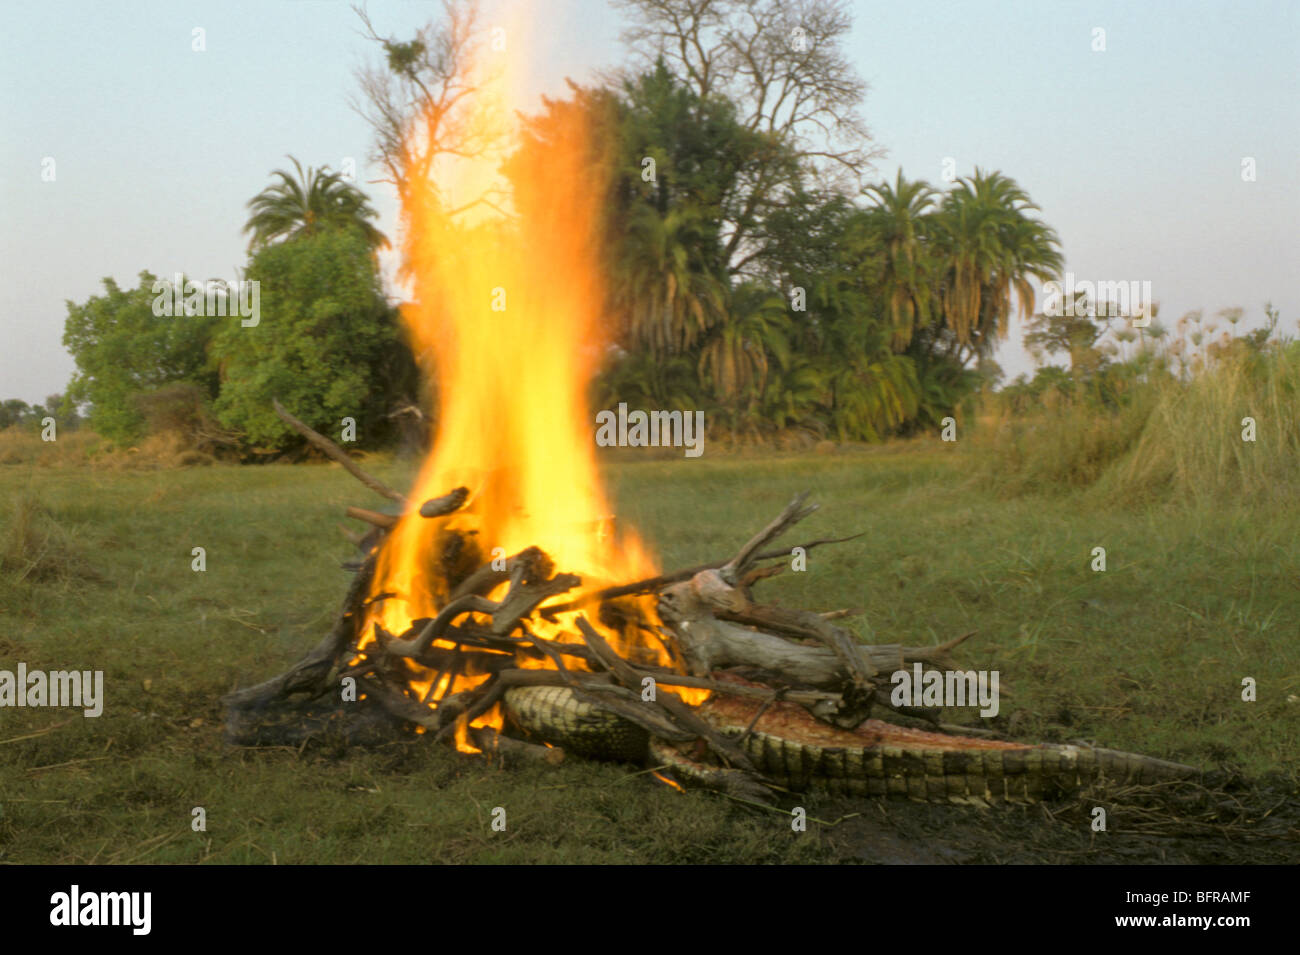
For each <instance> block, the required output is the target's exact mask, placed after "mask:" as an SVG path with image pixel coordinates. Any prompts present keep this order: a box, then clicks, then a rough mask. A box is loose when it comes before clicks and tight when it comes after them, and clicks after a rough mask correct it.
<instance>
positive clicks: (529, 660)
mask: <svg viewBox="0 0 1300 955" xmlns="http://www.w3.org/2000/svg"><path fill="white" fill-rule="evenodd" d="M498 93H500V91H498ZM506 99H507V98H506V97H505V96H504V94H503V93H501V94H500V95H499V97H498V100H499V101H500V102H505V101H506ZM566 122H567V124H568V125H567V126H566V125H565V123H566ZM551 132H552V135H551V137H550V138H549V139H548V140H547V142H545V143H544V144H541V145H540V146H539V148H543V149H544V150H545V152H544V155H545V161H544V162H538V163H534V164H532V165H531V166H528V167H519V166H516V167H515V168H512V169H511V171H510V177H509V180H508V182H507V181H504V180H500V176H499V169H500V163H499V159H500V157H499V156H496V157H494V156H491V155H484V156H479V157H462V159H460V160H459V161H458V162H456V163H449V164H448V163H444V164H433V165H431V166H429V168H428V171H427V175H425V174H421V175H412V179H411V183H412V185H411V187H410V188H408V189H407V190H406V191H405V194H404V195H403V226H404V229H403V234H404V248H403V252H404V263H405V265H404V272H403V274H404V276H405V278H406V279H407V280H408V282H409V284H410V287H411V292H412V294H411V296H410V301H409V303H408V304H407V305H405V306H404V307H403V317H404V320H405V322H406V325H407V327H408V329H409V333H410V336H411V339H412V343H413V346H414V350H415V353H416V354H417V355H420V356H421V357H422V360H424V361H426V362H427V370H428V372H429V374H430V375H431V379H432V384H433V386H434V390H435V391H436V395H437V407H436V408H435V409H433V413H432V414H431V415H430V420H431V421H433V422H435V427H436V434H435V435H434V440H433V442H432V450H431V452H430V454H429V455H428V457H427V459H426V460H425V461H424V463H423V466H422V468H421V470H420V473H419V476H418V478H417V479H416V482H415V485H414V488H413V489H412V490H411V492H410V493H409V494H403V493H401V492H398V491H396V490H394V489H392V488H389V487H387V486H385V485H384V484H383V483H382V482H380V481H378V480H377V479H375V478H373V477H372V476H370V475H368V474H366V473H365V472H363V471H362V470H361V469H360V468H359V467H358V466H357V464H356V463H355V462H354V461H352V459H351V458H350V457H349V456H348V455H347V454H346V453H345V452H344V451H343V450H341V449H340V448H338V447H337V446H335V445H334V444H333V443H332V442H331V441H329V439H327V438H326V437H324V436H323V435H320V434H318V433H316V432H315V431H313V430H312V429H310V428H309V427H307V426H306V425H305V424H303V423H302V422H301V421H299V420H298V419H297V418H296V417H295V416H294V415H293V414H291V413H290V411H289V410H287V409H285V408H283V407H280V406H279V405H278V403H277V406H276V407H277V412H278V413H279V414H280V415H281V417H282V418H283V419H284V420H285V421H286V422H288V423H289V424H290V425H291V426H292V427H294V428H295V429H297V430H298V431H299V432H300V433H302V434H303V435H304V436H305V437H307V438H308V439H309V440H310V441H311V442H312V443H313V444H315V445H316V446H317V447H318V448H320V449H321V450H322V451H323V452H325V453H326V454H328V455H330V456H331V457H333V458H335V459H336V460H338V461H339V462H340V463H342V464H343V465H344V466H345V467H347V468H348V469H349V470H350V471H351V472H352V473H354V474H355V475H357V476H358V477H359V478H360V479H361V480H363V482H364V483H366V484H367V486H369V487H370V488H372V489H373V490H375V491H377V492H378V493H380V494H382V495H383V496H384V497H386V498H388V499H389V500H390V501H391V502H393V503H394V504H396V505H397V506H398V508H399V513H397V514H387V513H383V512H377V511H372V510H369V509H363V508H353V509H350V511H349V513H351V514H352V515H353V516H354V517H359V518H361V519H363V520H366V521H368V522H369V523H370V524H371V525H373V527H372V530H371V531H370V532H369V533H368V534H367V535H366V536H365V538H364V539H363V540H362V541H361V545H362V554H361V557H360V560H359V561H358V562H357V564H356V565H355V566H354V568H353V569H354V571H355V577H354V579H353V582H352V585H351V587H350V588H349V589H348V591H347V595H346V597H345V599H344V602H343V607H342V610H341V612H340V614H339V616H338V619H337V622H336V624H335V626H334V627H333V629H332V630H331V632H330V633H329V634H327V635H326V636H325V638H324V639H323V640H321V642H320V643H319V645H318V646H316V647H315V649H313V650H312V651H311V652H309V653H308V654H307V655H306V656H305V657H304V658H303V659H302V660H301V661H300V662H299V663H298V664H296V665H295V666H294V667H292V668H291V669H290V670H289V671H288V672H286V673H284V674H281V675H279V676H277V677H274V678H273V679H271V680H268V681H266V682H264V683H262V684H259V685H257V686H254V687H251V688H249V689H245V690H241V691H239V692H237V693H234V694H232V695H231V696H230V697H228V698H227V704H228V718H227V729H228V733H229V736H230V738H231V739H232V740H234V741H236V742H239V743H245V744H250V743H286V742H299V741H301V740H303V739H305V738H308V737H311V736H314V735H318V734H321V733H329V732H337V733H341V734H342V735H343V736H344V737H345V738H347V739H349V740H351V741H354V742H356V743H362V742H365V741H367V740H370V739H376V738H380V739H382V738H389V737H390V736H391V735H392V734H394V733H417V734H424V735H426V736H429V737H431V739H432V740H433V741H434V742H447V743H451V744H454V745H455V746H456V747H457V748H458V749H460V750H461V751H463V752H466V753H486V754H488V755H489V756H493V757H504V758H519V759H524V760H542V761H548V762H556V761H559V760H561V759H563V758H565V756H566V754H567V753H573V754H575V755H579V756H584V757H593V758H608V759H623V760H633V761H640V762H645V763H646V764H648V765H651V766H654V767H655V768H656V770H657V771H658V772H659V773H660V774H661V775H662V776H663V777H664V778H666V779H671V780H673V781H674V782H676V783H677V784H679V785H681V784H692V783H694V784H699V785H704V786H709V787H712V788H716V789H721V790H724V791H727V792H729V793H732V794H733V795H736V796H738V797H740V798H746V799H755V800H770V799H771V798H773V793H774V792H777V791H780V790H782V789H792V788H804V787H808V786H813V785H820V786H825V787H826V788H829V789H832V790H837V791H841V792H846V793H863V794H873V793H877V794H887V793H895V794H901V795H906V796H910V797H912V798H919V799H927V800H944V801H958V802H961V801H972V802H978V803H984V802H989V801H999V800H1004V799H1013V800H1016V799H1032V798H1037V797H1038V796H1040V795H1042V794H1044V793H1045V792H1047V791H1049V790H1050V789H1051V788H1053V787H1054V786H1073V785H1077V784H1079V783H1080V782H1082V781H1084V780H1087V779H1090V778H1093V777H1095V776H1097V775H1098V774H1110V775H1115V776H1120V777H1122V778H1125V779H1133V780H1137V779H1143V780H1145V779H1147V778H1155V777H1157V776H1161V775H1167V774H1173V775H1179V774H1184V773H1190V772H1191V770H1189V769H1188V768H1187V767H1179V766H1175V765H1174V764H1169V763H1162V762H1160V761H1157V760H1150V759H1146V758H1144V757H1137V756H1132V755H1129V754H1122V753H1114V752H1112V751H1109V750H1100V749H1092V748H1089V747H1085V746H1046V745H1033V744H1029V743H1018V742H1012V741H1007V740H1003V739H998V738H996V734H994V733H993V732H991V731H989V730H984V729H974V728H965V727H960V726H955V725H952V724H950V723H948V722H946V721H945V720H944V719H943V718H942V716H941V711H939V710H936V709H933V708H925V707H913V706H909V705H900V704H896V703H895V702H893V701H892V700H891V695H890V692H889V690H890V689H891V677H892V675H893V674H894V673H896V672H898V671H901V670H904V669H910V668H912V667H913V666H914V665H916V664H920V665H921V666H922V667H923V668H927V669H932V670H933V669H937V670H948V669H951V667H952V659H951V654H952V653H953V651H954V650H955V649H956V648H957V647H958V646H959V645H960V644H961V642H962V641H963V640H964V639H965V636H959V637H956V638H954V639H952V640H950V641H948V642H947V643H945V644H942V645H938V646H928V647H906V646H900V645H894V644H891V645H877V646H869V645H865V644H862V643H861V642H859V640H858V639H857V638H856V636H855V635H854V634H852V633H851V632H849V631H848V630H846V629H844V628H843V627H841V626H840V625H839V624H838V623H837V621H838V620H839V618H842V617H845V616H847V615H848V614H849V611H848V610H833V611H830V612H825V613H816V612H812V611H809V610H799V609H791V608H786V607H781V606H777V605H775V604H771V603H763V602H760V601H759V600H758V599H757V598H756V597H755V593H754V590H755V587H756V586H758V585H759V584H760V583H761V582H762V581H763V580H764V579H765V578H768V577H771V576H773V575H775V574H777V573H780V572H782V571H783V570H789V569H790V568H791V566H792V563H793V561H795V560H798V559H801V557H800V555H802V558H803V559H806V555H807V553H808V552H809V551H810V550H812V549H814V548H816V547H820V546H822V545H825V544H828V543H833V541H827V540H811V541H803V542H801V543H799V544H797V545H790V544H789V543H788V542H787V543H786V544H785V545H781V544H779V543H778V539H780V538H782V537H783V536H784V535H786V534H787V532H789V531H790V530H791V529H792V528H793V527H794V526H795V525H796V524H797V523H798V522H799V521H801V520H802V519H803V518H805V517H807V516H808V515H809V514H810V513H812V511H813V510H814V508H815V505H812V504H809V503H807V499H806V497H805V496H800V497H798V498H796V499H795V500H794V501H792V502H790V503H789V505H788V506H787V507H785V509H784V510H782V511H781V512H780V513H779V514H776V515H775V516H774V517H773V518H772V520H771V521H770V522H769V523H768V524H767V525H766V526H765V527H762V528H760V529H756V531H755V530H751V531H750V532H748V533H747V532H746V531H745V530H744V529H738V533H737V549H736V550H735V552H734V553H731V554H724V555H719V558H718V560H716V561H715V562H713V563H710V564H708V565H705V566H699V567H691V568H686V569H682V570H676V571H672V572H664V571H663V570H662V569H661V568H660V567H659V566H657V563H656V561H655V559H654V557H653V556H652V555H651V554H650V552H649V549H648V548H647V547H646V546H645V545H644V543H643V542H642V541H641V540H640V539H639V537H638V536H637V534H636V532H635V529H634V528H631V527H628V526H626V524H625V523H623V522H620V521H616V520H615V519H614V518H613V516H612V509H611V507H610V504H609V501H608V499H607V497H606V495H605V491H604V488H603V485H602V481H601V477H600V472H599V468H598V462H597V457H596V441H595V432H596V422H597V416H596V415H595V414H594V413H593V409H590V408H589V407H588V403H587V390H588V385H589V383H590V381H591V378H592V376H593V374H594V372H595V371H596V369H597V366H598V364H599V362H600V361H601V359H602V356H603V355H604V354H605V353H606V349H607V347H608V345H609V338H608V334H607V331H606V329H605V325H604V322H603V321H602V311H601V310H602V303H603V301H604V290H603V288H602V283H601V266H600V255H599V251H600V249H601V246H602V237H601V235H600V222H601V216H600V209H599V208H598V207H597V202H598V197H599V196H600V195H601V194H602V190H601V189H600V188H597V185H596V184H594V183H593V182H592V168H593V166H592V163H591V157H592V155H593V154H597V153H598V152H599V150H598V148H597V145H598V144H596V143H594V141H593V138H592V136H591V135H590V133H589V131H588V130H586V129H584V128H581V119H580V118H574V117H570V118H568V119H567V120H565V121H564V122H562V123H560V126H559V127H558V128H552V130H551ZM417 152H418V150H416V149H415V147H412V153H413V155H415V154H416V153H417ZM421 168H424V167H421ZM435 182H436V186H435ZM489 191H490V192H491V193H492V194H493V195H496V196H506V197H507V198H508V202H507V203H506V205H507V206H508V208H506V210H505V215H504V217H502V218H498V219H494V218H492V216H493V211H494V210H499V209H500V207H501V203H491V204H489V203H477V204H476V203H475V202H474V201H472V199H468V200H467V199H466V197H467V196H471V197H472V196H475V195H483V194H485V193H486V192H489ZM453 210H454V211H453ZM298 410H299V411H301V409H298ZM681 466H682V467H690V466H692V465H691V463H690V461H689V460H687V461H684V462H683V463H682V465H681ZM966 636H968V635H966ZM875 717H883V718H875Z"/></svg>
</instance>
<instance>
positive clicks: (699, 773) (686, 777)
mask: <svg viewBox="0 0 1300 955" xmlns="http://www.w3.org/2000/svg"><path fill="white" fill-rule="evenodd" d="M505 705H506V712H507V715H508V717H509V719H510V720H511V721H512V722H513V723H514V725H515V726H516V727H518V728H519V729H522V730H523V731H524V732H525V733H527V734H529V735H532V736H535V737H537V738H540V739H542V740H544V741H546V742H549V743H552V744H554V745H556V746H562V747H564V748H565V749H568V750H571V751H573V752H574V753H575V754H577V755H580V756H586V757H588V758H594V759H617V760H624V761H629V762H644V761H646V760H649V759H653V761H654V762H655V764H657V765H661V766H667V767H669V769H670V770H671V771H672V772H673V773H674V774H675V775H677V776H679V777H681V779H682V781H683V782H690V781H693V782H697V783H700V784H703V785H706V786H709V787H711V788H723V789H727V788H731V787H730V781H731V780H732V778H733V777H732V775H731V774H733V772H734V771H731V770H725V769H721V768H720V767H717V766H713V765H709V764H708V763H705V762H703V761H702V760H703V758H704V752H703V750H702V748H701V747H699V746H692V745H690V744H685V745H673V744H670V743H665V742H663V741H661V740H657V739H651V738H650V735H649V734H648V733H647V732H646V731H645V730H644V729H642V728H641V727H639V726H636V725H635V724H633V723H631V722H629V721H627V720H625V719H623V718H622V717H620V716H618V715H616V714H614V713H611V712H610V711H608V710H605V709H603V708H601V707H600V706H598V705H596V704H593V703H586V702H582V701H580V700H578V699H577V698H576V697H575V696H574V695H573V692H572V691H571V690H569V689H568V688H567V687H559V686H539V687H518V688H515V689H511V690H508V691H507V692H506V694H505ZM697 713H698V714H699V715H700V716H701V717H703V718H704V719H705V720H706V721H708V722H709V723H710V724H712V725H713V726H714V727H716V728H717V729H718V731H719V732H720V733H722V734H723V735H725V736H729V737H733V738H736V739H737V740H738V741H739V742H740V745H741V748H742V749H744V751H745V753H746V755H748V756H749V758H750V759H751V760H752V761H753V763H754V765H755V767H756V768H757V769H758V771H759V772H760V773H761V774H762V775H763V776H764V777H765V778H766V779H767V780H769V781H770V782H772V783H774V784H776V785H778V786H780V787H783V788H786V789H791V790H796V791H806V790H809V789H818V790H823V791H827V792H830V793H833V794H837V795H851V796H899V797H905V798H908V799H911V800H914V801H919V802H937V803H957V804H967V805H979V806H983V805H993V804H998V803H1028V802H1036V801H1038V800H1040V799H1043V798H1047V797H1051V796H1055V795H1062V794H1065V793H1068V792H1071V791H1073V790H1077V789H1078V788H1080V787H1081V786H1085V785H1087V784H1089V783H1091V782H1094V781H1098V780H1106V781H1109V782H1113V783H1118V784H1149V783H1154V782H1157V781H1160V780H1166V779H1178V778H1186V777H1191V776H1195V775H1198V772H1199V771H1198V770H1196V769H1195V768H1193V767H1191V766H1183V765H1180V764H1178V763H1171V762H1166V761H1165V760H1160V759H1154V758H1152V757H1149V756H1141V755H1138V754H1135V753H1125V752H1120V751H1118V750H1111V749H1102V748H1099V747H1092V746H1079V745H1062V744H1054V743H1040V744H1030V743H1015V742H1007V741H1003V740H991V739H981V738H975V737H967V736H953V735H949V734H946V733H933V732H928V731H924V730H916V729H910V728H908V727H904V726H899V725H896V724H893V723H887V722H883V721H881V720H874V719H872V720H867V721H865V722H864V723H862V724H861V725H859V726H858V727H857V728H856V729H852V730H846V729H840V728H837V727H835V726H831V725H829V724H827V723H823V722H820V721H819V720H816V719H814V718H813V717H812V716H811V715H810V714H809V713H808V712H807V711H806V710H805V709H804V708H803V707H801V706H798V705H797V704H794V703H785V702H776V703H773V704H771V705H770V706H769V707H768V708H767V709H766V710H764V711H763V712H762V713H761V715H758V719H757V721H755V720H754V717H755V715H756V714H759V704H757V703H755V702H753V701H751V700H748V699H742V698H737V697H732V696H721V695H716V694H715V695H714V696H713V697H712V698H711V699H709V700H708V701H706V702H705V703H703V704H702V705H700V706H699V707H698V708H697ZM751 723H753V726H752V729H749V731H748V732H747V728H748V727H750V724H751Z"/></svg>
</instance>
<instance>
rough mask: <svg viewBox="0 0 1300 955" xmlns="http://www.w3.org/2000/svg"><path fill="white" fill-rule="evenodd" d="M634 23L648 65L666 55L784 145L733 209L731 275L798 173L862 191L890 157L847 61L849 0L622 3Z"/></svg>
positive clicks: (685, 75)
mask: <svg viewBox="0 0 1300 955" xmlns="http://www.w3.org/2000/svg"><path fill="white" fill-rule="evenodd" d="M617 2H618V4H619V5H620V6H621V7H623V8H624V9H626V10H627V11H628V12H629V13H630V14H631V17H632V25H631V26H629V27H628V29H626V30H625V31H624V33H623V41H624V43H626V44H627V45H628V47H629V48H630V49H631V50H633V51H634V52H635V53H636V55H637V59H638V60H640V62H641V64H642V65H643V66H648V65H651V64H653V63H654V61H655V60H657V59H658V58H659V57H662V58H663V60H664V62H665V63H666V64H667V66H668V68H669V69H670V70H671V71H672V72H673V73H675V74H676V75H677V76H678V77H679V78H680V79H681V80H683V81H684V82H686V83H687V84H689V85H690V86H691V88H692V89H693V90H694V91H695V92H696V93H697V94H698V95H699V96H700V97H701V98H702V99H708V98H710V97H715V96H725V97H726V98H728V99H730V100H731V101H732V102H733V103H735V104H736V106H737V109H738V111H739V120H740V122H741V123H742V124H743V125H744V126H745V127H746V128H747V129H749V130H751V131H752V132H755V133H759V134H762V135H764V136H767V137H770V138H771V139H772V140H773V141H774V142H775V143H776V144H778V145H779V146H781V147H783V149H782V150H781V151H780V152H783V153H785V155H778V151H773V154H772V157H771V159H770V161H767V162H760V163H758V164H757V166H756V167H755V168H754V169H752V170H750V171H749V172H748V173H747V179H748V181H747V182H745V183H744V184H743V188H742V189H741V190H740V191H739V193H738V202H737V203H736V205H735V206H734V207H733V208H732V209H731V210H729V219H730V220H731V221H730V222H729V223H728V225H729V234H728V236H727V246H726V254H727V258H728V261H730V262H732V268H733V271H738V270H740V269H742V268H743V266H744V264H745V263H746V262H747V261H748V260H749V259H750V258H752V257H753V254H754V253H753V251H752V250H751V251H750V253H749V254H748V255H745V254H741V255H740V257H739V258H737V255H738V253H742V252H743V246H745V245H746V244H747V243H750V242H751V241H752V240H753V239H754V237H755V236H754V233H755V230H756V227H757V226H758V225H759V223H760V222H761V220H762V218H763V216H764V214H765V212H767V211H770V209H771V208H772V207H774V206H778V205H780V202H781V200H782V198H783V197H784V196H785V195H786V194H787V192H788V190H789V188H790V187H791V186H792V185H793V181H792V180H793V177H794V175H795V174H796V173H795V170H794V169H792V167H791V164H790V163H789V161H788V159H787V156H789V155H793V156H794V157H795V158H796V159H797V160H798V163H797V164H796V168H800V171H802V172H805V173H808V172H810V173H812V174H814V176H816V178H817V179H818V181H819V184H820V185H821V186H822V187H823V188H825V189H828V190H833V191H838V192H847V193H850V194H854V193H856V192H857V191H858V190H859V188H860V187H861V184H862V176H863V175H864V174H865V173H866V172H867V171H869V169H870V168H871V162H872V160H873V159H876V158H879V157H880V156H881V155H883V150H880V149H877V148H875V147H874V146H873V144H872V139H871V134H870V132H869V131H868V129H867V127H866V125H865V124H864V122H863V121H862V118H861V116H860V115H859V114H858V106H859V104H860V103H861V102H862V100H863V98H864V97H865V95H866V93H867V89H868V86H867V83H866V82H865V81H864V80H863V79H862V78H861V77H860V76H858V74H857V72H856V71H855V69H854V68H853V66H852V64H851V63H850V62H849V61H848V59H847V58H846V56H845V54H844V50H843V42H844V39H845V38H846V37H847V36H848V34H849V31H850V30H851V28H852V15H851V13H850V12H849V9H848V5H847V4H846V3H844V2H843V0H617Z"/></svg>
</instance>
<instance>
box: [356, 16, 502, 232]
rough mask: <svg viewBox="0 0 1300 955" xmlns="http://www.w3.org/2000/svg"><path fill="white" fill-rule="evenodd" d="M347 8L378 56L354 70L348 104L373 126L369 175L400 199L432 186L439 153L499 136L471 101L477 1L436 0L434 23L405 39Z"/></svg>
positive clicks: (475, 84) (475, 79) (479, 147)
mask: <svg viewBox="0 0 1300 955" xmlns="http://www.w3.org/2000/svg"><path fill="white" fill-rule="evenodd" d="M352 9H353V10H354V11H355V12H356V14H357V16H358V17H360V19H361V23H362V26H363V28H364V29H363V30H362V33H363V35H364V36H366V37H367V38H368V39H370V40H373V41H374V42H375V43H377V44H379V45H380V47H382V49H383V51H384V55H385V59H384V61H383V62H382V63H380V64H372V65H368V66H365V67H362V68H361V69H359V70H358V71H357V81H358V83H359V85H360V87H361V97H362V99H363V100H364V102H362V101H361V100H358V99H356V98H354V99H353V101H352V104H351V105H352V108H353V109H354V110H355V111H356V112H358V113H359V114H360V115H361V116H362V117H363V118H364V119H365V120H366V121H367V122H368V123H369V124H370V126H371V127H372V128H373V129H374V131H375V148H374V151H373V152H372V154H371V159H372V160H373V161H375V162H377V163H379V164H380V165H381V166H382V167H383V169H384V171H385V174H386V175H385V176H384V178H382V179H380V180H377V181H379V182H389V183H392V185H393V186H394V187H396V189H397V192H398V196H399V197H400V198H401V199H402V200H403V201H406V200H407V199H408V198H409V196H410V194H411V190H412V188H413V186H414V185H415V184H417V183H418V184H420V185H421V186H422V187H431V186H432V183H431V182H430V178H429V174H430V171H431V168H432V167H433V164H434V162H435V161H436V160H437V159H438V158H439V157H444V156H455V157H461V158H469V157H473V156H478V155H482V153H483V152H484V151H485V150H487V149H489V148H491V147H492V145H493V143H494V141H495V139H496V137H497V136H498V135H499V131H497V130H493V129H492V128H490V125H489V124H485V123H484V122H483V121H482V118H481V116H479V115H476V111H475V110H474V108H473V106H474V100H475V96H476V94H478V93H480V92H481V87H480V85H479V84H480V83H481V82H482V81H483V79H484V76H483V75H482V74H481V73H476V72H475V70H474V66H475V63H476V61H477V58H478V55H479V50H480V45H481V42H482V40H481V35H480V32H479V29H478V5H477V2H476V0H442V14H443V15H442V18H441V22H437V23H433V22H431V23H428V24H425V25H424V26H422V27H420V28H419V30H417V31H416V34H415V36H414V37H413V38H412V39H411V40H408V41H405V42H403V41H399V40H396V39H393V38H391V37H388V38H385V37H383V36H380V35H379V33H378V31H377V30H376V29H375V27H374V24H373V23H372V21H371V19H370V15H369V13H368V12H367V11H366V9H365V8H364V6H353V8H352ZM476 201H478V200H476ZM452 211H453V212H454V211H457V210H452Z"/></svg>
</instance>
